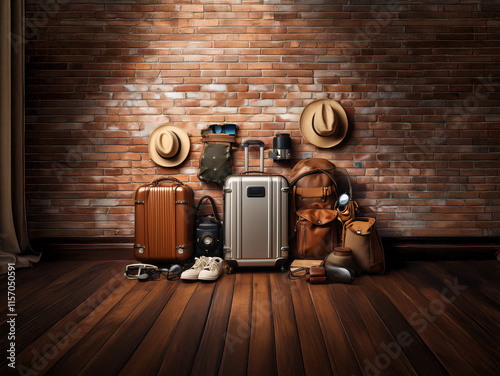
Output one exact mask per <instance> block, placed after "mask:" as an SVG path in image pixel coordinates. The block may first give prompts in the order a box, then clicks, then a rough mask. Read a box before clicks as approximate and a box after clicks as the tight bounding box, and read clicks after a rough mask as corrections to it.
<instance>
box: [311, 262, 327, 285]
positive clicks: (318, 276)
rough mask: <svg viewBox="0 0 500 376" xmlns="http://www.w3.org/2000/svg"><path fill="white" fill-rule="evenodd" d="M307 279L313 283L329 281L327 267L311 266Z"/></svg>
mask: <svg viewBox="0 0 500 376" xmlns="http://www.w3.org/2000/svg"><path fill="white" fill-rule="evenodd" d="M306 280H307V282H309V283H312V284H319V283H327V282H328V281H327V279H326V271H325V268H324V267H323V266H312V267H310V268H309V274H307V276H306Z"/></svg>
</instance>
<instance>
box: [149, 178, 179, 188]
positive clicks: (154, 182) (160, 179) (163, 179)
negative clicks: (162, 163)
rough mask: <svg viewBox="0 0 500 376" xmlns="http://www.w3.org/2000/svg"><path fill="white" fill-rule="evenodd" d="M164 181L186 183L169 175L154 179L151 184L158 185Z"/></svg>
mask: <svg viewBox="0 0 500 376" xmlns="http://www.w3.org/2000/svg"><path fill="white" fill-rule="evenodd" d="M162 181H173V182H175V183H176V184H180V185H184V183H182V182H181V181H180V180H179V179H176V178H173V177H172V176H167V177H164V178H159V179H156V180H153V181H152V182H151V183H150V184H149V185H151V186H156V185H159V184H160V183H161V182H162Z"/></svg>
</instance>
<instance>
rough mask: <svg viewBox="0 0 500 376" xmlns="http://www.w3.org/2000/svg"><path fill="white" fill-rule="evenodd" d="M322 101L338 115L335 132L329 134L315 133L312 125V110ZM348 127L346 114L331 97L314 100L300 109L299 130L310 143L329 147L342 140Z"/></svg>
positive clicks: (320, 146)
mask: <svg viewBox="0 0 500 376" xmlns="http://www.w3.org/2000/svg"><path fill="white" fill-rule="evenodd" d="M323 103H328V104H329V105H330V106H331V107H332V108H333V110H334V111H335V115H336V116H337V117H338V123H337V128H336V129H335V132H334V133H333V134H332V135H330V136H320V135H319V134H317V133H316V132H315V131H314V129H313V127H312V124H313V116H314V113H315V112H314V110H315V108H317V106H318V105H321V104H323ZM348 127H349V124H348V120H347V114H346V112H345V110H344V109H343V108H342V106H341V105H340V104H339V103H338V102H337V101H334V100H333V99H318V100H315V101H314V102H311V103H309V104H308V105H307V106H306V108H304V110H303V111H302V114H301V115H300V121H299V130H300V134H301V135H302V137H303V138H304V139H305V140H306V141H307V142H309V143H310V144H313V145H316V146H317V147H319V148H323V149H326V148H331V147H334V146H336V145H338V144H340V143H341V142H342V140H343V139H344V138H345V136H346V135H347V129H348Z"/></svg>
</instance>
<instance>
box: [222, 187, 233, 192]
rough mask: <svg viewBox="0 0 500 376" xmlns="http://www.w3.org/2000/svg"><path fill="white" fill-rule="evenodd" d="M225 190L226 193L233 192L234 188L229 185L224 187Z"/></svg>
mask: <svg viewBox="0 0 500 376" xmlns="http://www.w3.org/2000/svg"><path fill="white" fill-rule="evenodd" d="M223 191H224V193H231V192H232V191H233V190H232V189H231V188H229V187H227V188H224V190H223Z"/></svg>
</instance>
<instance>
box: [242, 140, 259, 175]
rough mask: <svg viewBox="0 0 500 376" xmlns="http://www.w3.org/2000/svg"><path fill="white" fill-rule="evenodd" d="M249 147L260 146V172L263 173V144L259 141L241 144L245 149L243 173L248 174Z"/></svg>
mask: <svg viewBox="0 0 500 376" xmlns="http://www.w3.org/2000/svg"><path fill="white" fill-rule="evenodd" d="M250 145H259V146H260V172H264V143H263V142H262V141H259V140H248V141H245V143H244V144H243V146H244V147H245V172H248V147H249V146H250ZM256 172H257V171H256Z"/></svg>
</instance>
